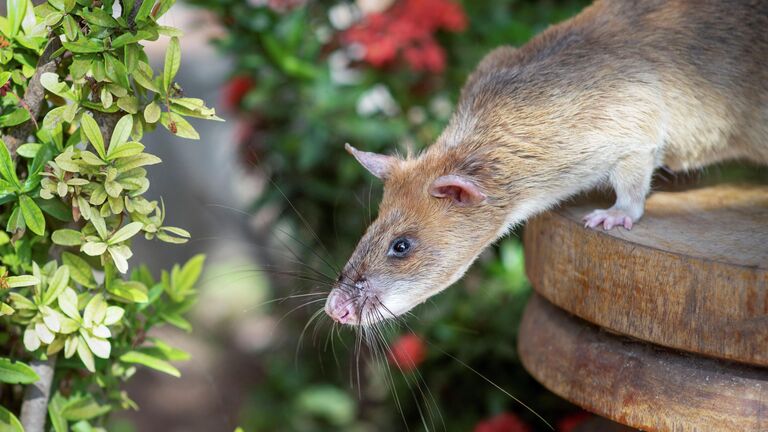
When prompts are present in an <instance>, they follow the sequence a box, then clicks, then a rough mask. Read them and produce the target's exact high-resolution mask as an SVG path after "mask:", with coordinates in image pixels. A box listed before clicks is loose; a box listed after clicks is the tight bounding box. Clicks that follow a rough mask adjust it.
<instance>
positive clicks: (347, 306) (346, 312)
mask: <svg viewBox="0 0 768 432" xmlns="http://www.w3.org/2000/svg"><path fill="white" fill-rule="evenodd" d="M325 313H326V314H328V316H329V317H331V318H333V320H334V321H336V322H339V323H341V324H353V323H355V322H356V321H357V314H356V312H355V302H354V298H352V297H351V296H350V295H349V294H348V293H347V292H346V291H342V290H340V289H335V290H333V291H331V294H330V295H328V300H326V302H325Z"/></svg>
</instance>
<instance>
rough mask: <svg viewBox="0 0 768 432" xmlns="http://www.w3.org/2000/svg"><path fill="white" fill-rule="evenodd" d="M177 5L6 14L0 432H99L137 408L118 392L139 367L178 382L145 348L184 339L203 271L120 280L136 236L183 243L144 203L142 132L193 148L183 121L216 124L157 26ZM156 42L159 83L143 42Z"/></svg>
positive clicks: (0, 25)
mask: <svg viewBox="0 0 768 432" xmlns="http://www.w3.org/2000/svg"><path fill="white" fill-rule="evenodd" d="M173 3H174V1H173V0H157V1H155V0H152V1H149V0H123V1H121V2H115V1H113V0H103V1H98V0H48V1H47V2H45V3H43V4H41V5H38V6H33V4H32V2H31V1H30V0H8V1H7V11H8V16H7V17H0V67H1V69H0V134H1V136H2V145H0V205H2V207H0V221H2V224H3V226H4V227H5V232H0V263H1V264H2V268H0V275H1V276H0V300H1V301H2V303H0V315H2V317H1V318H0V337H2V340H3V343H2V348H1V349H2V355H3V357H2V358H0V382H2V383H3V384H2V385H3V388H2V407H0V429H2V430H10V431H19V430H22V423H23V426H24V428H26V430H27V431H28V432H34V431H42V430H50V429H53V430H55V431H56V432H62V431H66V430H68V428H69V427H71V428H72V430H77V431H89V430H100V428H101V427H103V426H104V424H105V421H106V418H107V415H108V414H109V413H110V412H112V411H115V410H119V409H126V408H136V405H135V403H134V402H133V401H132V400H131V399H130V398H129V396H128V395H127V394H126V393H125V392H124V391H122V390H121V383H122V382H124V381H125V380H127V379H129V378H130V377H131V376H132V375H133V374H134V373H135V371H136V367H137V366H139V365H144V366H147V367H150V368H153V369H156V370H159V371H161V372H165V373H168V374H171V375H175V376H178V375H179V371H178V370H177V369H176V368H175V367H174V366H172V365H171V364H170V363H169V362H170V361H176V360H184V359H186V358H188V355H187V354H186V353H184V352H183V351H180V350H178V349H176V348H173V347H171V346H169V345H168V344H166V343H165V342H163V341H162V340H159V339H157V338H154V337H151V336H149V335H148V334H149V332H150V331H151V330H152V329H153V328H155V327H158V326H162V325H166V324H170V325H173V326H176V327H179V328H182V329H185V330H190V324H189V323H188V322H187V321H186V320H185V319H184V313H185V312H186V311H187V310H188V309H189V308H190V307H191V306H192V305H193V304H194V302H195V283H196V281H197V279H198V277H199V275H200V272H201V270H202V266H203V261H204V257H203V256H196V257H194V258H192V259H191V260H190V261H189V262H187V263H186V264H184V265H183V266H182V265H176V266H174V267H173V269H171V270H170V271H163V272H162V274H161V275H160V277H159V278H155V277H154V276H153V275H152V274H150V272H149V271H148V269H147V268H146V267H145V266H138V267H136V268H134V270H132V271H130V272H129V260H130V259H131V257H132V252H131V248H130V246H131V242H132V241H133V239H135V238H136V237H139V236H143V237H145V238H146V239H157V240H160V241H164V242H170V243H184V242H186V241H187V239H188V238H189V236H190V235H189V233H188V232H187V231H185V230H183V229H181V228H177V227H173V226H168V225H166V223H165V219H166V214H165V211H164V207H163V204H162V201H160V202H158V201H154V200H149V199H147V198H146V197H145V193H146V191H147V190H148V189H149V186H150V182H149V179H148V178H147V172H146V170H145V168H144V167H146V166H148V165H153V164H158V163H160V162H161V161H160V159H159V158H158V157H157V156H154V155H152V154H150V153H147V152H146V151H145V147H144V145H142V144H141V143H140V140H141V138H142V136H143V134H144V133H145V132H148V131H151V130H153V129H155V128H156V127H157V125H162V126H163V127H164V128H165V129H167V130H168V131H170V132H171V133H172V134H174V135H177V136H179V137H184V138H192V139H196V138H198V135H197V132H196V131H195V130H194V128H193V127H192V126H191V125H190V124H189V122H188V121H187V120H186V118H187V117H198V118H204V119H214V120H215V119H218V118H217V117H216V115H215V113H214V111H213V110H212V109H210V108H208V107H206V106H205V104H204V103H203V101H202V100H200V99H195V98H190V97H186V96H185V95H184V94H183V90H182V88H181V86H180V85H179V84H178V83H177V82H175V80H174V77H175V75H176V72H177V71H178V69H179V65H180V48H179V41H178V37H179V36H180V32H179V31H178V30H177V29H175V28H172V27H166V26H161V25H159V24H157V19H158V18H159V17H160V16H161V15H163V14H164V13H165V12H166V11H168V9H169V8H170V7H171V5H172V4H173ZM160 36H167V37H170V43H169V45H168V50H167V53H166V55H165V63H164V67H163V70H162V73H159V74H157V75H155V72H154V71H153V70H152V68H151V67H150V65H149V59H148V58H147V55H146V54H145V52H144V49H143V45H142V43H143V42H145V41H153V40H156V39H158V38H159V37H160ZM19 385H22V386H26V388H25V392H23V393H22V392H21V391H19V390H20V388H19ZM36 391H39V392H41V393H42V397H41V396H40V394H37V395H36ZM49 394H50V401H48V402H47V398H48V397H49ZM46 402H47V403H46ZM19 412H20V414H21V415H20V417H21V420H18V418H17V413H19ZM46 412H47V416H46ZM46 417H47V419H48V420H47V424H48V426H46Z"/></svg>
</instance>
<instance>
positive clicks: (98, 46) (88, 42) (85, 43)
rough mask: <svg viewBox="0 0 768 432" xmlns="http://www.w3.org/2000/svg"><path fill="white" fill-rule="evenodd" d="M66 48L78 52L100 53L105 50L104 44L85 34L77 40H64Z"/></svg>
mask: <svg viewBox="0 0 768 432" xmlns="http://www.w3.org/2000/svg"><path fill="white" fill-rule="evenodd" d="M63 45H64V48H66V49H68V50H70V51H72V52H73V53H76V54H86V53H100V52H103V51H104V44H103V43H101V42H97V41H96V40H92V39H88V38H86V37H85V36H83V37H81V38H80V39H78V40H77V41H75V42H64V43H63Z"/></svg>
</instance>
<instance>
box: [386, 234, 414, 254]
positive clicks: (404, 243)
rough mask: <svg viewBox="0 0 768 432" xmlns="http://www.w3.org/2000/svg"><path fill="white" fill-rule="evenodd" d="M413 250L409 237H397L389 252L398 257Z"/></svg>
mask: <svg viewBox="0 0 768 432" xmlns="http://www.w3.org/2000/svg"><path fill="white" fill-rule="evenodd" d="M410 250H411V242H410V240H408V239H407V238H399V239H395V241H393V242H392V246H390V247H389V254H390V255H392V256H395V257H398V258H403V257H405V256H406V255H408V252H410Z"/></svg>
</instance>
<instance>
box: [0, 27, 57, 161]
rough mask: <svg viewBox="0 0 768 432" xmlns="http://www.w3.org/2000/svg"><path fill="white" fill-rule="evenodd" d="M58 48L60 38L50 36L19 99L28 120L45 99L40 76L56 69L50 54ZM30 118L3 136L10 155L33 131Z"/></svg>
mask: <svg viewBox="0 0 768 432" xmlns="http://www.w3.org/2000/svg"><path fill="white" fill-rule="evenodd" d="M59 48H61V40H59V38H58V36H55V35H53V36H51V39H50V42H48V45H47V46H46V47H45V50H44V51H43V54H42V55H41V56H40V59H39V60H38V61H37V69H36V70H35V74H34V75H32V78H30V79H29V85H28V86H27V91H26V92H24V98H23V99H22V100H21V101H19V104H20V105H22V106H26V108H27V109H28V110H29V116H30V120H31V119H36V118H37V116H39V115H40V109H41V108H42V106H43V101H44V100H45V88H43V85H42V84H41V83H40V76H41V75H43V74H44V73H46V72H55V71H56V66H57V60H58V59H55V58H51V55H52V54H53V53H54V52H56V51H57V50H58V49H59ZM30 120H27V121H25V122H24V123H21V124H18V125H16V126H14V127H12V128H11V129H10V130H9V132H8V134H7V135H4V136H3V141H4V142H5V145H6V147H8V152H9V153H10V154H11V156H15V155H16V149H17V148H18V147H19V146H20V145H21V144H24V143H25V142H26V140H27V137H28V136H29V135H30V134H32V132H33V131H34V129H35V122H33V121H30Z"/></svg>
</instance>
